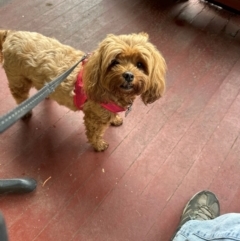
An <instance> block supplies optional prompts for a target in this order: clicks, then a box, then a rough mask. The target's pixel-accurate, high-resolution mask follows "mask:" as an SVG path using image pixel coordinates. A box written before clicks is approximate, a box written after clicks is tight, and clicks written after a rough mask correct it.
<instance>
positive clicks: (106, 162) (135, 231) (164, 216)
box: [0, 0, 240, 241]
mask: <svg viewBox="0 0 240 241" xmlns="http://www.w3.org/2000/svg"><path fill="white" fill-rule="evenodd" d="M161 2H163V1H159V0H152V1H149V0H131V1H129V0H120V1H112V0H94V1H92V0H86V1H83V0H54V1H49V0H47V1H45V0H34V1H31V0H21V1H20V0H5V1H0V28H3V29H17V30H29V31H37V32H40V33H42V34H44V35H47V36H52V37H55V38H57V39H58V40H60V41H61V42H63V43H65V44H69V45H71V46H73V47H75V48H78V49H81V50H84V51H86V52H88V51H92V50H94V48H95V47H96V46H97V44H98V42H99V41H101V40H102V39H103V38H104V37H105V36H106V34H108V33H114V34H123V33H132V32H141V31H145V32H148V33H149V35H150V39H151V41H152V42H153V43H154V44H155V45H156V46H157V47H158V48H159V50H160V51H161V52H162V54H163V55H164V57H165V58H166V62H167V65H168V73H167V91H166V94H165V96H164V97H163V98H162V99H161V100H159V101H157V102H155V103H154V104H152V105H149V106H144V104H143V103H141V101H140V99H139V100H137V101H136V103H134V106H133V111H132V112H131V113H130V114H129V115H128V116H127V117H126V118H124V125H123V126H121V127H119V128H113V127H111V128H109V129H108V130H107V132H106V135H105V138H106V140H107V141H108V142H109V143H110V147H109V149H108V150H107V151H105V152H104V153H96V152H94V151H93V149H92V147H91V146H90V145H89V144H88V143H87V141H86V136H85V133H84V126H83V114H82V113H81V112H79V113H73V112H70V111H69V110H68V109H66V108H65V107H62V106H58V105H57V104H56V103H55V102H53V101H51V100H45V101H43V102H42V103H40V104H39V105H38V106H37V107H36V108H35V109H34V115H33V117H32V119H31V120H30V121H29V122H27V123H24V122H22V121H18V122H17V123H16V124H15V125H14V126H12V127H11V128H10V129H8V130H7V131H6V132H4V133H3V134H2V135H1V136H0V177H1V178H14V177H32V178H35V179H36V180H37V182H38V186H37V189H36V191H35V192H33V193H30V194H25V195H3V196H0V210H1V211H2V212H3V213H4V216H5V219H6V222H7V226H8V232H9V237H10V240H11V241H30V240H34V241H42V240H44V241H53V240H58V241H66V240H68V241H72V240H74V241H91V240H94V241H96V240H97V241H106V240H109V241H127V240H129V241H130V240H131V241H142V240H146V241H159V240H161V241H167V240H169V238H170V237H171V235H172V234H173V232H174V230H175V228H176V226H177V224H178V222H179V217H180V214H181V212H182V209H183V206H184V205H185V203H186V202H187V200H188V199H189V198H190V197H191V196H192V195H193V194H195V193H196V192H198V191H200V190H202V189H209V190H211V191H213V192H215V193H216V194H217V196H218V198H219V200H220V203H221V213H226V212H240V204H239V200H238V198H240V184H239V183H240V175H239V173H240V31H239V30H240V16H238V15H235V14H233V13H230V12H227V11H225V10H221V9H218V8H215V7H213V6H210V5H207V4H206V3H203V2H199V1H197V0H189V1H186V2H177V3H172V4H170V5H164V4H163V3H161ZM165 2H169V1H165ZM0 80H1V81H0V115H2V114H4V113H6V112H8V111H10V110H11V109H12V108H14V107H15V106H16V104H15V102H14V100H13V98H12V96H11V95H10V91H9V89H8V87H7V80H6V77H5V74H4V72H3V69H0ZM50 177H51V178H50ZM49 178H50V179H49ZM45 181H47V182H45ZM43 184H44V185H43Z"/></svg>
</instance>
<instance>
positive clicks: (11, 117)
mask: <svg viewBox="0 0 240 241" xmlns="http://www.w3.org/2000/svg"><path fill="white" fill-rule="evenodd" d="M87 56H88V55H84V56H83V57H82V58H81V59H80V60H79V61H78V62H77V63H76V64H75V65H74V66H72V67H71V68H70V69H68V70H67V71H65V72H64V73H63V74H61V75H60V76H58V77H57V78H56V79H55V80H52V81H51V82H49V83H46V84H45V85H44V87H43V88H42V89H40V90H39V91H38V92H37V93H36V94H35V95H33V96H32V97H30V98H28V99H27V100H25V101H23V102H22V103H21V104H20V105H18V106H17V107H16V108H15V109H13V110H11V111H10V112H8V113H7V114H5V115H3V116H2V117H0V133H2V132H4V131H5V130H6V129H8V128H9V127H10V126H12V125H13V124H14V123H15V122H16V121H17V120H19V119H20V118H21V117H23V116H24V115H26V114H27V113H28V112H29V111H30V110H32V109H33V108H34V107H35V106H36V105H38V104H39V103H40V102H41V101H42V100H43V99H45V98H46V97H47V96H49V94H51V93H52V92H53V91H54V90H55V89H56V87H57V86H58V85H59V84H60V83H61V82H62V81H63V80H65V79H66V77H67V76H68V75H69V74H70V73H71V72H72V71H73V70H74V69H75V68H76V67H77V65H78V64H79V63H81V62H82V61H83V60H84V59H86V58H87Z"/></svg>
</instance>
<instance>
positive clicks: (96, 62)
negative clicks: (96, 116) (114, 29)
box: [83, 47, 105, 102]
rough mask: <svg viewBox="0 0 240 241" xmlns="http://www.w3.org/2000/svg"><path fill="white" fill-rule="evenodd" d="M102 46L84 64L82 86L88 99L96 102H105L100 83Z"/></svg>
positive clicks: (103, 91)
mask: <svg viewBox="0 0 240 241" xmlns="http://www.w3.org/2000/svg"><path fill="white" fill-rule="evenodd" d="M102 51H103V50H102V48H101V47H100V48H99V49H98V50H97V51H95V52H94V53H92V54H91V56H90V57H89V60H88V61H87V63H86V64H85V65H84V70H83V83H84V84H83V86H84V91H85V93H86V95H87V97H88V99H90V100H93V101H96V102H105V99H104V96H105V90H104V88H103V87H102V85H101V78H102V68H101V66H102Z"/></svg>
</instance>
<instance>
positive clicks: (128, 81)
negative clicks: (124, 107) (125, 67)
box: [120, 71, 134, 90]
mask: <svg viewBox="0 0 240 241" xmlns="http://www.w3.org/2000/svg"><path fill="white" fill-rule="evenodd" d="M122 76H123V78H124V80H125V82H124V83H123V84H122V85H121V86H120V87H121V88H122V89H125V90H131V89H132V88H133V84H132V82H133V80H134V75H133V73H132V72H130V71H127V72H124V73H123V74H122Z"/></svg>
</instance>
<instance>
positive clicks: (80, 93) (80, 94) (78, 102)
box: [73, 60, 126, 113]
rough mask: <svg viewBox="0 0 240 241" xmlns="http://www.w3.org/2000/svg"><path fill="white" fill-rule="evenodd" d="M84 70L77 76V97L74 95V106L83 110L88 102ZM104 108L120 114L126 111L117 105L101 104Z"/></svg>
mask: <svg viewBox="0 0 240 241" xmlns="http://www.w3.org/2000/svg"><path fill="white" fill-rule="evenodd" d="M84 63H86V60H85V62H83V63H82V66H83V65H84ZM82 76H83V68H82V69H81V71H80V72H79V74H78V76H77V81H76V83H75V90H74V92H75V95H74V99H73V100H74V104H75V106H76V107H77V108H78V109H79V110H82V109H83V106H84V103H85V102H86V101H87V95H86V93H85V91H84V89H83V78H82ZM100 105H101V106H102V107H103V108H105V109H107V110H108V111H111V112H113V113H118V112H122V111H125V110H126V109H125V108H123V107H121V106H119V105H116V104H115V103H106V104H105V103H101V104H100Z"/></svg>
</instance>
